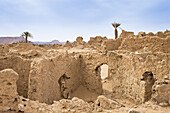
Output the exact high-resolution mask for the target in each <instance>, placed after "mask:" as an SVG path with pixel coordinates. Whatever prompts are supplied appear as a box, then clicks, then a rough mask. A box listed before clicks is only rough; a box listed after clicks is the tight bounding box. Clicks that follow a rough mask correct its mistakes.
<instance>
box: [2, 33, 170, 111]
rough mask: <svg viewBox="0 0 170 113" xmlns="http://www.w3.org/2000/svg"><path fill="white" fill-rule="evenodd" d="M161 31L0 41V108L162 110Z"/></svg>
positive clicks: (165, 55) (168, 40)
mask: <svg viewBox="0 0 170 113" xmlns="http://www.w3.org/2000/svg"><path fill="white" fill-rule="evenodd" d="M162 33H163V34H162V35H160V33H157V34H152V33H148V34H146V33H144V32H141V33H139V34H138V35H134V33H132V32H129V33H128V32H125V31H123V33H122V35H121V36H120V37H119V38H118V39H116V40H113V39H107V38H106V37H100V36H97V37H91V38H90V40H89V41H88V43H86V42H85V41H83V38H82V37H78V38H77V39H76V41H75V42H73V43H70V42H67V43H66V44H64V45H53V46H46V47H39V46H36V45H35V46H34V45H32V44H15V45H14V44H6V45H2V46H0V78H1V79H0V81H1V82H0V84H1V85H0V111H1V112H5V113H6V112H11V113H12V112H18V111H20V112H26V113H29V112H31V113H42V112H43V113H47V112H49V113H53V112H54V113H55V112H56V113H66V112H67V113H75V112H87V113H91V112H93V113H96V112H103V113H107V112H113V113H114V112H125V113H127V112H140V111H141V110H142V111H147V110H151V111H152V110H153V111H155V112H159V110H158V109H161V110H163V112H166V111H168V110H169V107H165V108H162V107H161V106H169V105H170V100H169V99H170V98H169V95H170V93H169V90H170V86H169V74H170V67H169V66H170V60H169V59H170V54H169V53H170V33H169V31H165V32H162ZM103 67H105V68H103ZM7 89H8V90H7ZM12 92H13V93H12ZM101 95H102V96H101ZM149 102H153V103H150V104H149ZM134 105H136V107H134ZM159 105H160V106H159ZM148 106H152V107H151V108H148V109H146V108H147V107H148ZM131 108H133V109H131ZM151 111H150V112H151ZM147 112H149V111H147Z"/></svg>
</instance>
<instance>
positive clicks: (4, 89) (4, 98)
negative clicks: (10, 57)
mask: <svg viewBox="0 0 170 113" xmlns="http://www.w3.org/2000/svg"><path fill="white" fill-rule="evenodd" d="M18 78H19V75H18V74H17V73H16V72H15V71H14V70H12V69H4V70H1V71H0V112H1V113H3V112H5V111H8V110H11V111H12V110H14V109H15V106H16V104H17V96H18V93H17V85H16V81H17V80H18Z"/></svg>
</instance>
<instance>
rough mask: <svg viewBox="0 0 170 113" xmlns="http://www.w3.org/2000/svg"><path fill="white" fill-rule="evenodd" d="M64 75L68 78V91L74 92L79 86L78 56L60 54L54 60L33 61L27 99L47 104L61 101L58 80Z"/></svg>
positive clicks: (40, 59)
mask: <svg viewBox="0 0 170 113" xmlns="http://www.w3.org/2000/svg"><path fill="white" fill-rule="evenodd" d="M64 73H66V74H67V75H69V76H70V80H69V81H68V82H67V87H68V89H70V92H73V91H75V90H76V88H77V87H78V86H79V85H80V84H81V82H80V80H81V73H80V60H79V56H78V57H74V56H70V55H65V54H60V55H58V56H56V57H54V58H38V59H34V61H33V62H32V64H31V71H30V80H29V84H30V86H29V94H28V98H30V99H32V100H38V101H39V102H45V103H48V104H51V103H53V101H54V100H59V99H61V98H62V97H61V92H60V88H59V87H60V86H59V83H58V80H59V78H60V77H61V76H62V75H63V74H64Z"/></svg>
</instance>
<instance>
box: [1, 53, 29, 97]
mask: <svg viewBox="0 0 170 113" xmlns="http://www.w3.org/2000/svg"><path fill="white" fill-rule="evenodd" d="M30 65H31V60H26V59H23V58H21V57H19V56H15V55H12V56H11V55H9V56H4V57H0V70H3V69H6V68H10V69H13V70H14V71H16V72H17V73H18V75H19V79H18V80H17V92H18V94H19V95H20V96H24V97H27V96H28V95H27V94H28V78H29V71H30Z"/></svg>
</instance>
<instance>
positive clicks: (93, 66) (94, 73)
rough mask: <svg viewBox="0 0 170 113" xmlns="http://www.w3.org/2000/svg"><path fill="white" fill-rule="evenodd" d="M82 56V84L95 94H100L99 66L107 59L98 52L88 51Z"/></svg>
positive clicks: (105, 62)
mask: <svg viewBox="0 0 170 113" xmlns="http://www.w3.org/2000/svg"><path fill="white" fill-rule="evenodd" d="M82 56H83V60H82V65H81V73H82V75H83V79H82V84H83V85H84V86H85V87H86V88H87V89H89V90H91V91H94V92H95V93H97V94H102V83H101V77H100V70H98V69H99V68H100V66H101V65H102V64H107V61H106V60H107V59H106V58H105V57H104V56H102V55H101V56H100V55H99V54H98V53H88V54H85V55H82Z"/></svg>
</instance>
